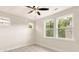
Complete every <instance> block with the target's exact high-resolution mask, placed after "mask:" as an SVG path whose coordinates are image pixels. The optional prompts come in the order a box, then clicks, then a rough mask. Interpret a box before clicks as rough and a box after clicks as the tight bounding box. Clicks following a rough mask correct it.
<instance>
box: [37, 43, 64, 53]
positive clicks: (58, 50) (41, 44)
mask: <svg viewBox="0 0 79 59" xmlns="http://www.w3.org/2000/svg"><path fill="white" fill-rule="evenodd" d="M37 44H38V45H40V46H43V47H46V48H49V49H51V50H55V51H57V52H64V51H63V50H61V49H58V48H55V47H53V48H52V47H49V46H47V45H45V44H43V43H37Z"/></svg>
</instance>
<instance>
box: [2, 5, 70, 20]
mask: <svg viewBox="0 0 79 59" xmlns="http://www.w3.org/2000/svg"><path fill="white" fill-rule="evenodd" d="M40 7H46V8H49V10H48V11H40V13H41V15H40V16H39V15H37V14H36V13H35V12H33V13H31V14H28V12H29V11H30V10H31V9H30V8H27V7H25V6H0V11H4V12H7V13H10V14H14V15H18V16H22V17H26V18H29V19H33V20H34V19H35V18H37V19H40V18H43V17H46V16H48V15H51V14H54V13H57V12H60V11H62V10H65V9H68V8H70V7H71V6H40ZM55 8H58V10H56V11H54V9H55Z"/></svg>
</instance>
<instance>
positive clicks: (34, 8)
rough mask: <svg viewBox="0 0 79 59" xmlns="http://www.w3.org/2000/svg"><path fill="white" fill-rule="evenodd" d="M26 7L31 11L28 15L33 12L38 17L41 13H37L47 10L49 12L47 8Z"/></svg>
mask: <svg viewBox="0 0 79 59" xmlns="http://www.w3.org/2000/svg"><path fill="white" fill-rule="evenodd" d="M26 7H27V8H30V9H32V10H31V11H29V12H28V14H30V13H32V12H33V11H35V12H36V13H37V14H38V15H41V13H40V12H39V11H47V10H49V8H39V6H38V7H36V6H33V7H31V6H26Z"/></svg>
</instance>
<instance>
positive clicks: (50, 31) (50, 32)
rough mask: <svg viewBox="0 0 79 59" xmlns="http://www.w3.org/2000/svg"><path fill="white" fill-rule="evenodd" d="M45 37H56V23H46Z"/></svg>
mask: <svg viewBox="0 0 79 59" xmlns="http://www.w3.org/2000/svg"><path fill="white" fill-rule="evenodd" d="M45 37H54V22H53V21H52V20H47V21H46V22H45Z"/></svg>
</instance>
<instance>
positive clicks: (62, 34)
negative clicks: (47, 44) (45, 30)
mask: <svg viewBox="0 0 79 59" xmlns="http://www.w3.org/2000/svg"><path fill="white" fill-rule="evenodd" d="M58 37H61V38H65V29H58Z"/></svg>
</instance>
